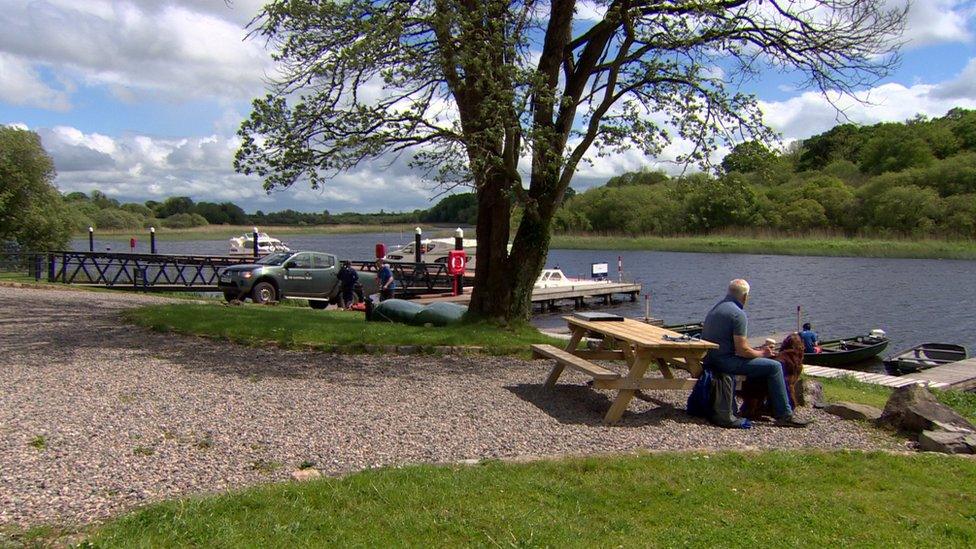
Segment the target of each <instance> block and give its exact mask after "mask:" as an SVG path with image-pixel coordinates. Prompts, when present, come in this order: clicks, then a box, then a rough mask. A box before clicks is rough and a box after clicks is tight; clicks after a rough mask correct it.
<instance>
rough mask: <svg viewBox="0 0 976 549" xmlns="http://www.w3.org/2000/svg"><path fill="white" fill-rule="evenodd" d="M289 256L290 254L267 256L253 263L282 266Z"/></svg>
mask: <svg viewBox="0 0 976 549" xmlns="http://www.w3.org/2000/svg"><path fill="white" fill-rule="evenodd" d="M291 256H292V254H290V253H276V254H268V255H266V256H264V257H262V258H261V259H259V260H257V261H255V263H257V264H259V265H282V264H284V262H285V261H288V258H289V257H291Z"/></svg>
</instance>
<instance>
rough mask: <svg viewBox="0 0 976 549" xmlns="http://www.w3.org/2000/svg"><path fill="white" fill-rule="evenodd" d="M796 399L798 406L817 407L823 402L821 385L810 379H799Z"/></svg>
mask: <svg viewBox="0 0 976 549" xmlns="http://www.w3.org/2000/svg"><path fill="white" fill-rule="evenodd" d="M797 385H798V387H797V391H796V399H797V400H798V401H799V402H797V404H798V405H799V406H817V407H819V405H820V404H821V403H822V402H823V385H821V384H820V382H819V381H814V380H812V379H810V378H800V381H799V383H797Z"/></svg>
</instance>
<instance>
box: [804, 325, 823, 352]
mask: <svg viewBox="0 0 976 549" xmlns="http://www.w3.org/2000/svg"><path fill="white" fill-rule="evenodd" d="M800 339H802V340H803V352H805V353H813V352H815V351H816V349H814V347H815V346H816V344H817V339H819V338H817V332H814V331H813V330H803V331H802V332H800Z"/></svg>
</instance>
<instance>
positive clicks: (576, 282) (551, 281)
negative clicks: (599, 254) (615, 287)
mask: <svg viewBox="0 0 976 549" xmlns="http://www.w3.org/2000/svg"><path fill="white" fill-rule="evenodd" d="M610 283H611V282H610V281H609V280H589V279H585V278H569V277H568V276H566V275H565V274H563V272H562V271H561V270H560V269H542V272H541V273H539V278H538V279H536V281H535V288H536V289H543V288H587V287H591V286H592V287H597V286H605V285H607V284H610Z"/></svg>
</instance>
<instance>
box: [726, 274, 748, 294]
mask: <svg viewBox="0 0 976 549" xmlns="http://www.w3.org/2000/svg"><path fill="white" fill-rule="evenodd" d="M729 293H730V294H732V295H734V296H735V297H738V298H740V299H741V298H743V297H745V296H746V294H748V293H749V283H748V282H746V281H745V280H743V279H741V278H737V279H735V280H733V281H732V282H729Z"/></svg>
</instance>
